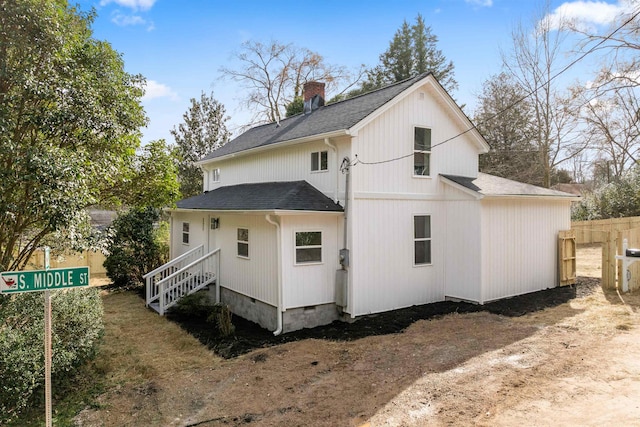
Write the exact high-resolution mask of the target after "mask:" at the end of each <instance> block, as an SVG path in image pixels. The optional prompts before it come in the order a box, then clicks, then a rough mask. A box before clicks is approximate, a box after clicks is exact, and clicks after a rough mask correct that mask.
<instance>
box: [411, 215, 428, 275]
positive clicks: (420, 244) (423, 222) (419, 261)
mask: <svg viewBox="0 0 640 427" xmlns="http://www.w3.org/2000/svg"><path fill="white" fill-rule="evenodd" d="M413 248H414V251H413V252H414V254H413V263H414V265H423V264H431V216H429V215H416V216H414V217H413Z"/></svg>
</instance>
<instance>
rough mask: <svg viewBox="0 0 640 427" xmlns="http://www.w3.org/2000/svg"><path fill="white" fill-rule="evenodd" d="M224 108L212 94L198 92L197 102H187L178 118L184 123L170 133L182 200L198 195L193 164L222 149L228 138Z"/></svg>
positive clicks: (199, 179)
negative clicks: (186, 107)
mask: <svg viewBox="0 0 640 427" xmlns="http://www.w3.org/2000/svg"><path fill="white" fill-rule="evenodd" d="M225 114H226V112H225V108H224V106H223V105H222V104H221V103H219V102H218V101H217V100H216V99H215V98H214V97H213V93H211V94H210V95H207V94H205V93H204V92H202V93H201V94H200V100H197V99H195V98H191V106H190V107H189V110H187V112H186V113H184V114H183V115H182V118H183V119H184V123H180V124H179V125H178V128H177V129H176V128H175V127H174V128H173V129H172V130H171V134H172V135H173V137H174V138H175V141H176V144H177V145H176V149H175V153H176V157H177V159H178V178H179V181H180V192H181V193H182V196H183V197H190V196H194V195H196V194H200V193H202V170H201V169H200V168H199V167H198V166H196V165H195V164H194V163H195V162H196V161H198V160H200V159H201V158H203V157H204V156H206V155H207V154H209V153H210V152H211V151H213V150H216V149H218V148H220V147H221V146H223V145H224V144H225V143H226V142H227V141H228V140H229V137H230V133H229V131H228V130H227V126H226V122H227V121H228V120H229V117H228V116H226V115H225Z"/></svg>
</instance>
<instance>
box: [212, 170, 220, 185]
mask: <svg viewBox="0 0 640 427" xmlns="http://www.w3.org/2000/svg"><path fill="white" fill-rule="evenodd" d="M211 182H220V169H213V170H212V171H211Z"/></svg>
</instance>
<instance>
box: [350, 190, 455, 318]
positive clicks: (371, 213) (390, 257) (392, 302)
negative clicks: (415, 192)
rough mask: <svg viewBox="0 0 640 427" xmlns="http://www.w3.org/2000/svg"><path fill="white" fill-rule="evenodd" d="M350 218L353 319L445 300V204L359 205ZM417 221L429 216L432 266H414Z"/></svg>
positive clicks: (379, 202)
mask: <svg viewBox="0 0 640 427" xmlns="http://www.w3.org/2000/svg"><path fill="white" fill-rule="evenodd" d="M351 213H352V219H353V220H352V221H351V224H350V227H351V228H352V230H351V233H350V234H351V236H352V239H351V240H352V243H351V274H350V284H349V288H350V289H349V307H348V310H347V311H348V312H349V313H351V315H352V316H359V315H363V314H368V313H376V312H382V311H387V310H393V309H396V308H402V307H408V306H412V305H417V304H425V303H429V302H435V301H441V300H443V299H444V286H443V283H444V251H443V247H444V246H443V244H442V242H443V239H444V238H445V233H444V220H443V215H442V214H443V209H442V204H441V203H437V202H435V203H434V202H421V201H408V200H394V201H388V200H365V199H359V200H356V201H355V203H353V209H352V211H351ZM414 215H431V235H432V240H431V251H432V254H431V258H432V264H431V265H423V266H414V265H413V261H414V253H413V247H414V246H413V242H414V240H413V236H414V234H413V216H414Z"/></svg>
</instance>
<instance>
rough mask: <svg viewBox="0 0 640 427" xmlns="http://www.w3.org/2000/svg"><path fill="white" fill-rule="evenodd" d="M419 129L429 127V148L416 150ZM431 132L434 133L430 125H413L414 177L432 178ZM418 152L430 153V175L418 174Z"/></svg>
mask: <svg viewBox="0 0 640 427" xmlns="http://www.w3.org/2000/svg"><path fill="white" fill-rule="evenodd" d="M417 129H427V130H429V149H428V150H416V130H417ZM431 134H432V129H431V128H430V127H427V126H419V125H414V126H413V142H412V145H413V156H412V157H411V158H412V159H413V165H412V169H413V177H414V178H431V151H432V150H431V140H432V138H431ZM416 154H428V158H429V164H428V169H429V174H428V175H417V174H416V160H415V159H416V157H415V156H416Z"/></svg>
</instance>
